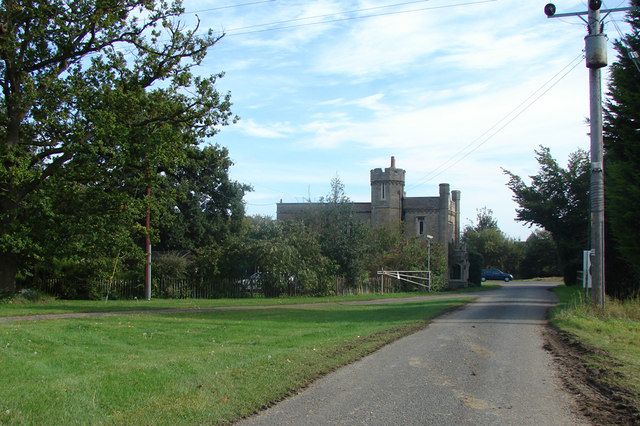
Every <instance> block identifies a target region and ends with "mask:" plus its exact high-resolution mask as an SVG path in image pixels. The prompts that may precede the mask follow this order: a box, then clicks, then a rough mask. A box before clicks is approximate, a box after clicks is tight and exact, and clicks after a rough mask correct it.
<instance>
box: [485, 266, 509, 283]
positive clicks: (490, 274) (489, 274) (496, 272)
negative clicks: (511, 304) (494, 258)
mask: <svg viewBox="0 0 640 426" xmlns="http://www.w3.org/2000/svg"><path fill="white" fill-rule="evenodd" d="M512 279H513V275H511V274H507V273H506V272H502V271H501V270H500V269H496V268H487V269H483V270H482V281H486V280H500V281H504V282H509V281H511V280H512Z"/></svg>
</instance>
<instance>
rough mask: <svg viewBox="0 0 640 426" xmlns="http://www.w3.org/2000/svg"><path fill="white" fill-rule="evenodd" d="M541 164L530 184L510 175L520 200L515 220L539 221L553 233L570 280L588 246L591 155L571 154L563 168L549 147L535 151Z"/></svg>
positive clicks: (572, 281)
mask: <svg viewBox="0 0 640 426" xmlns="http://www.w3.org/2000/svg"><path fill="white" fill-rule="evenodd" d="M535 153H536V159H537V161H538V164H539V166H540V171H539V172H538V174H536V175H533V176H530V178H531V184H530V185H527V184H526V183H525V182H524V181H523V180H522V178H520V176H517V175H515V174H513V173H511V172H510V171H508V170H503V171H504V173H505V174H506V175H507V176H509V182H508V183H507V186H508V187H509V189H511V191H512V192H513V199H514V201H515V202H516V203H518V205H519V208H518V209H516V213H517V216H516V220H519V221H522V222H525V223H528V224H530V225H538V226H540V227H542V228H544V229H546V230H547V231H549V232H550V233H551V235H552V236H553V240H554V241H555V243H556V247H557V248H558V255H559V256H560V262H561V265H562V268H563V271H564V275H565V281H566V282H567V284H573V283H575V280H576V275H575V274H576V271H577V270H578V269H579V267H580V263H581V261H580V259H581V253H582V250H584V249H586V248H588V246H589V245H588V234H589V157H588V154H587V153H586V152H585V151H582V150H578V151H576V152H574V153H572V154H571V155H569V161H568V164H567V168H566V169H564V168H562V167H561V166H560V165H558V162H557V161H556V160H555V159H554V158H553V157H552V156H551V151H550V150H549V148H546V147H544V146H541V147H540V148H539V149H538V150H536V151H535Z"/></svg>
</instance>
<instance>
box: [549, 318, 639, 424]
mask: <svg viewBox="0 0 640 426" xmlns="http://www.w3.org/2000/svg"><path fill="white" fill-rule="evenodd" d="M544 340H545V344H544V348H545V349H546V350H547V351H549V352H551V354H552V355H553V357H554V359H555V361H556V362H557V363H558V365H559V366H560V368H559V374H560V377H561V379H562V381H563V383H564V385H565V386H566V388H567V389H568V391H569V392H571V393H572V394H574V395H575V396H576V401H577V404H578V407H579V408H580V410H581V412H582V414H584V415H585V416H586V417H587V418H589V419H590V420H591V421H592V422H593V423H594V424H602V425H610V424H620V425H640V411H639V410H638V407H636V406H635V404H634V400H633V395H632V394H631V393H630V392H629V391H628V390H626V389H622V388H619V387H616V386H614V385H612V384H611V381H610V380H607V379H608V378H609V377H611V375H612V374H615V373H614V372H612V371H611V370H600V369H597V368H594V367H592V366H590V362H589V358H590V357H592V356H598V357H601V358H605V359H607V358H608V359H609V360H610V362H611V364H614V363H615V361H614V360H611V358H610V357H609V356H608V354H607V353H606V352H604V351H602V350H598V349H595V348H590V347H587V346H585V345H584V344H582V343H581V342H579V341H577V340H576V339H575V338H574V337H573V336H571V335H570V334H568V333H565V332H563V331H560V330H557V329H555V328H553V327H551V326H548V327H546V328H545V330H544Z"/></svg>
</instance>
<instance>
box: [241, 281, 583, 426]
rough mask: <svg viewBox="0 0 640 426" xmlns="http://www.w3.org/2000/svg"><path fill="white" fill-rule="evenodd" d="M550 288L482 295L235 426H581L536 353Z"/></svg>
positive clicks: (549, 365)
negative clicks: (333, 425)
mask: <svg viewBox="0 0 640 426" xmlns="http://www.w3.org/2000/svg"><path fill="white" fill-rule="evenodd" d="M548 288H549V285H547V284H531V283H517V282H515V283H511V284H509V285H507V286H505V287H504V288H503V289H500V290H496V291H491V292H486V293H483V294H481V296H480V298H479V299H478V301H477V302H475V303H473V304H470V305H468V306H467V307H465V308H464V309H461V310H458V311H455V312H452V313H449V314H447V315H445V316H442V317H440V318H438V319H437V320H435V321H433V322H432V323H431V324H430V325H429V326H428V327H427V328H425V329H424V330H422V331H420V332H418V333H415V334H413V335H411V336H408V337H405V338H403V339H401V340H398V341H397V342H395V343H393V344H391V345H388V346H386V347H384V348H382V349H381V350H379V351H378V352H376V353H374V354H372V355H370V356H368V357H366V358H363V359H362V360H360V361H358V362H356V363H354V364H351V365H349V366H346V367H343V368H341V369H339V370H337V371H335V372H334V373H331V374H329V375H328V376H326V377H324V378H322V379H320V380H318V381H316V382H315V383H313V384H312V385H311V386H310V387H308V388H307V389H305V390H304V391H302V392H301V393H300V394H298V395H296V396H294V397H291V398H289V399H287V400H285V401H283V402H281V403H279V404H277V405H275V406H274V407H272V408H270V409H268V410H266V411H264V412H262V413H260V414H258V415H255V416H253V417H251V418H249V419H246V420H244V421H243V422H241V424H243V425H326V424H348V425H354V424H366V425H392V424H402V425H418V424H419V425H453V424H456V425H458V424H474V425H486V424H500V425H522V424H529V425H574V424H588V422H587V421H586V420H585V419H584V418H582V417H580V416H578V415H575V414H573V410H574V409H573V404H574V403H573V400H572V398H571V396H569V395H568V394H567V393H566V392H565V391H563V390H562V388H561V386H560V382H559V379H558V378H557V377H556V374H555V368H556V367H555V365H554V364H553V360H552V358H551V357H550V356H549V354H548V353H547V352H546V351H545V350H544V349H543V347H542V346H543V339H542V335H541V331H542V327H543V325H544V324H545V322H546V321H545V312H546V311H547V309H548V308H549V307H551V306H552V305H553V304H554V302H555V296H554V295H553V293H551V292H549V291H547V290H548Z"/></svg>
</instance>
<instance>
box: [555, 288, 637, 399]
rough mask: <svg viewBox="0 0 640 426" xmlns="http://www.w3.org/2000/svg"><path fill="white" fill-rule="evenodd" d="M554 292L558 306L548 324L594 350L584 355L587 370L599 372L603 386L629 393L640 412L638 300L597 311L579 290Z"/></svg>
mask: <svg viewBox="0 0 640 426" xmlns="http://www.w3.org/2000/svg"><path fill="white" fill-rule="evenodd" d="M554 291H555V292H556V294H557V295H558V297H559V299H560V304H559V305H558V306H557V307H556V308H554V309H553V310H552V312H551V323H552V324H553V325H554V326H555V327H557V328H559V329H560V330H563V331H565V332H568V333H570V334H571V335H573V336H575V337H576V338H577V340H578V341H580V342H581V343H583V344H584V345H585V346H587V347H591V348H595V349H596V350H594V351H590V353H588V354H585V357H584V358H585V360H586V362H587V364H588V365H587V366H588V368H590V369H592V370H593V371H598V372H599V373H601V374H599V375H600V377H601V378H602V380H604V381H605V382H606V383H607V384H609V385H612V386H614V387H618V388H621V389H624V390H627V391H629V395H630V396H631V398H632V400H633V401H632V402H633V404H634V405H635V407H636V409H637V410H638V411H640V299H633V300H626V301H618V300H614V299H607V301H606V303H605V309H604V310H600V309H598V308H596V307H594V306H593V305H592V304H591V303H590V301H589V300H587V299H586V297H585V296H584V293H583V291H582V289H581V288H579V287H566V286H559V287H556V288H555V289H554Z"/></svg>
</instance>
